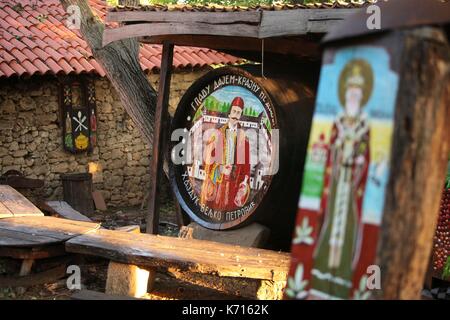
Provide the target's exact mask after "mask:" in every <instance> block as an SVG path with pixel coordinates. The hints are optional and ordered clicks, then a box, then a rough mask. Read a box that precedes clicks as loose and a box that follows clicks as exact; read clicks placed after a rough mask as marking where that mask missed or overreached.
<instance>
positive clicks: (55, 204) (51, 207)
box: [40, 201, 92, 222]
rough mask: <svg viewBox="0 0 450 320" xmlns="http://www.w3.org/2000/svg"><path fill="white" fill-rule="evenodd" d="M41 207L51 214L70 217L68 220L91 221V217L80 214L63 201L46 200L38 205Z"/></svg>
mask: <svg viewBox="0 0 450 320" xmlns="http://www.w3.org/2000/svg"><path fill="white" fill-rule="evenodd" d="M40 207H41V209H43V210H45V211H48V212H50V213H51V215H54V216H57V217H60V218H65V219H70V220H76V221H88V222H92V220H91V219H89V218H88V217H86V216H85V215H83V214H81V213H80V212H78V211H77V210H75V209H74V208H72V207H71V206H70V205H69V204H68V203H67V202H65V201H46V202H45V203H43V204H42V205H40Z"/></svg>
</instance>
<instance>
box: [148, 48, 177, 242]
mask: <svg viewBox="0 0 450 320" xmlns="http://www.w3.org/2000/svg"><path fill="white" fill-rule="evenodd" d="M172 64H173V44H172V43H164V44H163V52H162V57H161V71H160V77H159V85H158V99H157V102H156V111H155V132H154V137H153V145H152V147H153V150H152V151H153V155H152V165H151V168H150V176H151V177H153V179H152V181H151V184H150V193H149V202H148V209H147V210H148V214H147V230H146V232H147V233H153V234H157V233H158V226H159V204H160V191H161V190H160V186H161V182H162V178H163V175H162V171H163V164H164V154H165V147H166V146H165V145H164V141H165V140H166V138H167V135H166V134H165V131H166V130H167V128H168V127H169V93H170V79H171V76H172Z"/></svg>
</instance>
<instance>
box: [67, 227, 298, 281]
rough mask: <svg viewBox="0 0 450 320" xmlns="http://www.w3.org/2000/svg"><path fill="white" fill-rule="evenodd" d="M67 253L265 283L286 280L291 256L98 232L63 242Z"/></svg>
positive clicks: (172, 239)
mask: <svg viewBox="0 0 450 320" xmlns="http://www.w3.org/2000/svg"><path fill="white" fill-rule="evenodd" d="M66 251H68V252H74V253H81V254H87V255H95V256H100V257H104V258H107V259H110V260H113V261H117V262H122V263H129V264H134V265H137V266H142V267H144V268H145V267H165V268H166V267H177V268H179V269H181V270H188V271H193V272H200V273H205V274H216V275H219V276H229V277H243V278H254V279H267V280H275V281H277V280H281V281H283V280H286V275H287V271H288V268H289V261H290V256H289V254H288V253H281V252H275V251H269V250H263V249H255V248H244V247H239V246H232V245H226V244H221V243H217V242H212V241H202V240H195V239H181V238H174V237H164V236H156V235H150V234H132V233H126V232H118V231H112V230H97V231H95V232H91V233H89V234H86V235H83V236H79V237H75V238H73V239H71V240H69V241H68V242H66Z"/></svg>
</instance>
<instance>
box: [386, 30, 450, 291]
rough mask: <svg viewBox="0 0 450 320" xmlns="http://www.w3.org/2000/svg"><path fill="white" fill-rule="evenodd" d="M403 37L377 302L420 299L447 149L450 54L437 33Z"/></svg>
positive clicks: (419, 32) (417, 32) (421, 32)
mask: <svg viewBox="0 0 450 320" xmlns="http://www.w3.org/2000/svg"><path fill="white" fill-rule="evenodd" d="M398 32H399V33H400V31H398ZM400 35H401V37H400V39H401V41H400V42H397V43H402V42H403V51H402V54H401V64H402V65H401V72H400V87H399V91H398V99H397V106H396V115H395V128H394V136H393V145H392V164H391V177H390V181H389V183H388V186H387V190H386V195H387V197H386V202H385V208H384V215H383V224H382V226H383V227H382V232H381V239H380V240H381V243H380V245H379V247H378V255H377V258H378V259H377V264H378V265H379V266H380V270H381V290H379V291H378V297H379V298H382V299H419V298H420V292H421V290H422V288H423V285H424V280H425V275H426V271H427V267H428V265H429V255H430V252H431V248H432V244H433V234H434V230H435V227H436V223H437V218H438V212H439V201H440V198H441V195H442V186H443V183H444V178H445V170H446V165H447V157H448V151H449V147H450V146H449V144H450V143H449V142H450V141H449V137H450V126H449V120H450V49H449V45H448V43H447V40H446V37H445V34H444V33H443V32H442V30H440V29H436V28H426V27H424V28H417V29H412V30H410V31H405V32H404V33H400Z"/></svg>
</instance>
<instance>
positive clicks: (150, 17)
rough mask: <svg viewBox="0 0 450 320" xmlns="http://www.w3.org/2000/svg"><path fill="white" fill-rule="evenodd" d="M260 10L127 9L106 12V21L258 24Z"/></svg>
mask: <svg viewBox="0 0 450 320" xmlns="http://www.w3.org/2000/svg"><path fill="white" fill-rule="evenodd" d="M261 14H262V13H261V11H242V12H198V11H197V12H195V11H192V12H179V11H166V12H155V11H129V12H126V11H125V12H114V11H112V12H108V14H107V15H106V22H141V21H147V22H179V21H183V20H185V19H188V21H191V22H192V21H198V22H199V23H204V24H229V23H239V22H245V23H248V24H259V23H260V22H261Z"/></svg>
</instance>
